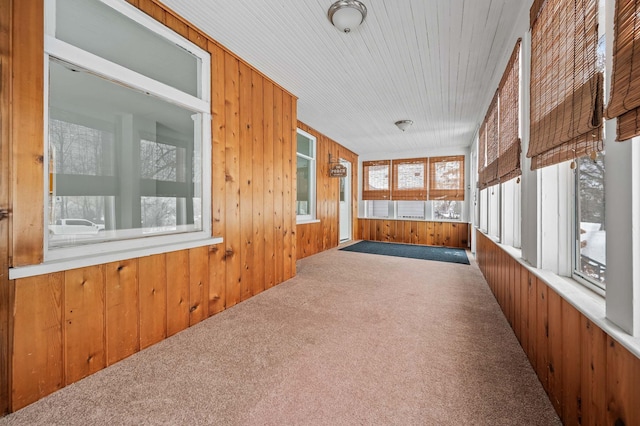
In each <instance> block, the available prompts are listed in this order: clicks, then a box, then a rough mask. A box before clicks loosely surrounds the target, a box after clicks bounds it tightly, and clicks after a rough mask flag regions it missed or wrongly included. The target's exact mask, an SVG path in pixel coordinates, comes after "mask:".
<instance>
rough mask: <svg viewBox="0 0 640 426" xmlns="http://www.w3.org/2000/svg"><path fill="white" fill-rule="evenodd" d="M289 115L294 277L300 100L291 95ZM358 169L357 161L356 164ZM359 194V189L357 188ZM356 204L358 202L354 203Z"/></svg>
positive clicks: (354, 211) (292, 273) (292, 269)
mask: <svg viewBox="0 0 640 426" xmlns="http://www.w3.org/2000/svg"><path fill="white" fill-rule="evenodd" d="M289 117H290V120H291V159H290V161H291V211H290V213H291V233H292V235H291V238H290V239H291V255H292V259H291V270H290V275H291V276H292V277H294V276H295V275H296V260H297V259H298V256H297V254H298V236H297V233H298V227H297V225H296V222H297V218H296V200H297V198H298V194H297V188H298V172H297V170H298V162H297V157H296V155H297V152H298V138H297V127H296V123H297V121H298V100H297V99H296V98H295V97H294V96H291V110H290V113H289ZM354 168H355V169H357V163H356V165H355V166H354ZM356 194H357V190H356ZM353 205H354V206H356V205H357V204H353ZM353 215H354V216H357V210H355V209H354V210H353ZM356 224H357V221H355V220H354V221H353V226H356Z"/></svg>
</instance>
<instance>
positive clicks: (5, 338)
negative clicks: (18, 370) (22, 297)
mask: <svg viewBox="0 0 640 426" xmlns="http://www.w3.org/2000/svg"><path fill="white" fill-rule="evenodd" d="M0 10H2V11H4V13H1V14H0V208H1V209H8V208H9V207H10V206H11V175H10V173H9V172H10V169H11V146H10V143H11V142H10V134H11V133H10V128H11V126H10V120H11V93H10V90H11V78H10V76H11V67H12V65H11V62H12V58H11V33H12V27H13V22H12V18H13V14H12V12H13V10H12V0H0ZM11 223H12V220H3V221H0V415H3V414H6V413H8V412H9V411H10V409H11V368H12V367H11V365H12V364H11V363H12V358H11V357H12V353H13V327H14V326H13V320H12V308H13V302H14V293H13V291H14V288H15V286H14V282H12V281H9V267H10V266H11V238H10V232H11Z"/></svg>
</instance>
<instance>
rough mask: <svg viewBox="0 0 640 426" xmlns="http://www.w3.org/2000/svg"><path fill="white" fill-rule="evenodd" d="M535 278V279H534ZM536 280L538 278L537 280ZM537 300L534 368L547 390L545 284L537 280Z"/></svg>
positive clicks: (547, 336)
mask: <svg viewBox="0 0 640 426" xmlns="http://www.w3.org/2000/svg"><path fill="white" fill-rule="evenodd" d="M536 280H537V279H536ZM537 281H538V280H537ZM537 290H538V293H537V294H538V301H537V302H536V308H537V312H536V348H537V352H536V364H535V369H536V373H538V378H539V379H540V382H542V387H543V388H544V389H545V390H546V391H547V392H548V391H549V367H548V366H549V351H548V349H549V313H548V303H547V290H548V288H547V286H546V285H545V284H544V283H542V282H541V281H538V283H537Z"/></svg>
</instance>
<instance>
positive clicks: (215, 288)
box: [208, 41, 227, 315]
mask: <svg viewBox="0 0 640 426" xmlns="http://www.w3.org/2000/svg"><path fill="white" fill-rule="evenodd" d="M208 48H209V52H210V53H211V113H212V117H211V120H212V121H211V133H212V135H211V136H212V147H211V203H212V207H211V219H212V223H211V231H212V234H213V236H214V237H223V236H224V235H225V214H226V207H225V206H226V199H225V197H226V185H227V180H226V143H225V141H226V140H225V127H226V126H225V82H224V78H220V76H224V75H225V73H224V70H225V65H224V64H225V55H224V51H223V50H222V49H221V48H220V47H219V46H217V45H216V44H215V43H214V42H212V41H209V44H208ZM225 259H226V249H225V245H221V244H219V245H217V246H214V247H212V248H211V251H210V255H209V315H213V314H216V313H218V312H221V311H223V310H224V309H225V306H226V285H227V282H226V270H227V265H226V262H225Z"/></svg>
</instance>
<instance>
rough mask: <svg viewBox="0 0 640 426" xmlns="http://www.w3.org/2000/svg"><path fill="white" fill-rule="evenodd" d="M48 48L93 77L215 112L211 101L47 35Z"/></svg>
mask: <svg viewBox="0 0 640 426" xmlns="http://www.w3.org/2000/svg"><path fill="white" fill-rule="evenodd" d="M44 48H45V51H46V52H47V53H48V54H49V55H51V56H53V57H56V58H58V59H61V60H63V61H65V62H69V63H71V64H77V65H78V67H79V68H82V69H84V70H86V71H88V72H90V73H91V74H95V75H98V76H100V77H102V78H105V79H107V80H110V81H113V80H117V81H119V82H121V83H124V84H125V85H126V86H129V87H130V88H132V89H135V90H137V91H139V92H142V93H147V94H150V95H154V96H157V97H159V98H161V99H163V100H166V101H167V102H170V103H172V104H175V105H179V106H181V107H183V108H186V109H188V110H190V111H194V112H202V113H210V112H211V106H210V105H209V103H208V102H207V101H204V100H202V99H199V98H197V97H195V96H192V95H189V94H188V93H185V92H183V91H181V90H178V89H176V88H174V87H171V86H169V85H167V84H164V83H161V82H159V81H157V80H154V79H152V78H149V77H147V76H145V75H142V74H140V73H137V72H135V71H133V70H130V69H128V68H125V67H123V66H122V65H118V64H116V63H114V62H111V61H108V60H106V59H104V58H101V57H99V56H97V55H94V54H93V53H89V52H87V51H85V50H82V49H79V48H77V47H75V46H73V45H71V44H69V43H66V42H64V41H61V40H58V39H55V38H53V37H51V36H48V35H47V36H45V39H44Z"/></svg>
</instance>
